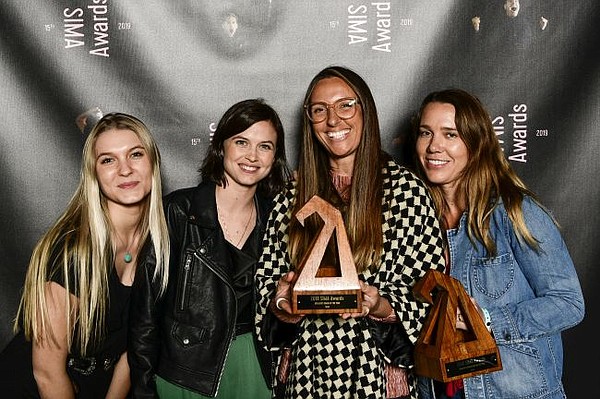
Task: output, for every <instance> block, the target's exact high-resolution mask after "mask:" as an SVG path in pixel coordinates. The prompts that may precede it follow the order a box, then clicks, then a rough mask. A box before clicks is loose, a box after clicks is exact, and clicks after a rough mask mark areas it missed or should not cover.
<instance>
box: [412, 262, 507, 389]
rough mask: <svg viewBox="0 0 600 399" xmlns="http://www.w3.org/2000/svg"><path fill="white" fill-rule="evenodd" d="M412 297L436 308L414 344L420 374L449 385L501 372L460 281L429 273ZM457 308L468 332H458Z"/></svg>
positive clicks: (497, 355) (492, 344) (492, 342)
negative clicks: (485, 374)
mask: <svg viewBox="0 0 600 399" xmlns="http://www.w3.org/2000/svg"><path fill="white" fill-rule="evenodd" d="M434 290H435V293H434V296H432V291H434ZM413 293H414V295H415V297H416V298H417V299H418V300H420V301H421V302H427V303H431V304H433V307H432V309H431V310H430V312H429V315H428V316H427V319H426V321H425V325H424V326H423V330H422V331H421V335H420V336H419V339H418V340H417V342H416V344H415V351H414V356H415V371H416V373H417V374H419V375H422V376H425V377H430V378H433V379H435V380H438V381H442V382H448V381H452V380H457V379H461V378H466V377H471V376H474V375H477V374H484V373H491V372H492V371H498V370H502V363H501V361H500V352H499V351H498V347H497V346H496V341H495V340H494V338H493V337H492V335H491V334H490V332H489V331H488V330H487V328H486V327H485V324H484V322H483V320H481V317H480V316H479V313H478V312H477V308H476V307H475V305H474V304H473V302H471V299H470V298H469V295H468V294H467V293H466V291H465V289H464V287H463V286H462V284H461V283H460V281H458V280H456V279H455V278H453V277H450V276H448V275H446V274H444V273H441V272H438V271H436V270H432V269H430V270H429V271H427V274H425V276H424V277H423V278H422V279H421V280H420V281H419V282H417V284H415V286H414V288H413ZM457 307H459V308H460V311H461V314H462V317H463V320H464V322H465V325H466V326H467V330H462V329H457V328H456V309H457Z"/></svg>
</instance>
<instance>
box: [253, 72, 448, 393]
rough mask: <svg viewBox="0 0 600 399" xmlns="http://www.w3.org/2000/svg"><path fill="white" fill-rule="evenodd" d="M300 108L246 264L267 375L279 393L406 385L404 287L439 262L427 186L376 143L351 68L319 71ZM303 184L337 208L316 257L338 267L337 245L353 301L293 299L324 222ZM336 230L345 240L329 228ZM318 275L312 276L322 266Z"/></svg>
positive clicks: (365, 93)
mask: <svg viewBox="0 0 600 399" xmlns="http://www.w3.org/2000/svg"><path fill="white" fill-rule="evenodd" d="M304 108H305V112H304V117H303V132H302V140H301V154H300V156H299V164H298V171H297V179H296V181H295V182H294V183H292V184H290V185H288V187H287V188H286V189H285V190H284V191H283V192H281V193H280V194H279V195H278V196H277V197H276V199H275V206H274V209H273V211H272V213H271V215H270V218H269V222H268V225H267V233H266V235H265V239H264V242H263V246H264V250H263V254H262V256H261V259H260V261H259V265H258V270H257V275H256V279H257V289H258V297H259V299H258V302H257V317H256V328H257V331H258V338H259V340H260V341H261V343H262V345H264V346H265V347H266V348H267V349H269V350H272V351H276V350H280V349H286V350H284V351H283V353H284V354H283V355H282V356H281V359H280V365H279V366H280V367H279V375H278V384H279V388H280V389H281V390H282V391H284V395H283V396H284V397H286V398H308V397H312V398H317V397H329V398H334V397H335V398H385V397H388V398H391V397H407V398H408V397H416V390H415V389H414V379H413V377H412V375H411V373H410V372H409V370H410V368H411V367H412V345H413V344H414V342H415V341H416V340H417V337H418V335H419V332H420V329H421V326H422V323H423V321H424V318H425V314H426V306H427V305H425V304H423V303H421V302H419V301H417V300H415V299H414V298H413V296H412V295H411V288H412V286H413V285H414V283H415V282H416V281H417V280H419V279H420V278H421V277H422V276H423V275H424V274H425V273H426V271H427V270H428V269H429V268H435V269H437V270H443V268H444V260H443V254H442V240H443V238H442V235H441V231H440V227H439V224H438V221H437V218H436V215H435V210H434V208H433V204H432V202H431V199H430V197H429V196H428V194H427V188H426V187H425V185H424V184H423V183H422V182H421V180H419V179H418V178H416V177H415V176H414V175H413V174H412V173H411V172H409V171H408V170H407V169H404V168H402V167H401V166H399V165H398V164H397V163H396V162H395V161H394V160H393V159H392V157H391V156H389V155H388V154H386V153H385V152H383V151H382V149H381V139H380V132H379V122H378V117H377V110H376V107H375V102H374V100H373V96H372V94H371V91H370V89H369V87H368V86H367V84H366V83H365V81H364V80H363V79H362V78H361V77H360V76H359V75H357V74H356V73H355V72H353V71H351V70H349V69H347V68H344V67H339V66H333V67H328V68H325V69H324V70H322V71H321V72H319V73H318V74H317V75H316V76H315V77H314V78H313V80H312V82H311V83H310V86H309V88H308V90H307V93H306V96H305V100H304ZM315 196H316V197H317V198H319V199H320V200H323V201H324V202H327V203H328V204H330V206H332V207H334V208H336V209H337V210H338V211H339V212H340V214H341V217H342V219H343V222H344V223H343V226H342V227H345V229H344V228H342V229H340V228H335V229H333V231H330V234H331V236H332V237H333V236H335V237H336V238H337V239H338V240H337V245H336V244H335V243H336V240H334V239H333V238H332V240H331V241H330V242H329V245H327V250H326V251H325V252H324V254H323V258H322V259H323V262H322V265H323V266H326V265H328V264H330V263H333V264H334V265H336V263H337V265H336V267H337V269H339V270H341V273H342V275H344V267H346V266H347V264H344V263H347V262H345V261H344V260H343V259H344V256H343V252H345V250H346V249H349V251H351V257H350V258H351V260H350V262H351V263H352V264H353V265H354V266H353V267H354V268H355V271H356V273H357V277H358V280H360V281H359V285H358V287H359V295H358V298H357V301H358V302H359V304H360V306H359V308H357V309H351V308H352V307H350V309H349V308H347V307H346V306H344V305H342V306H341V307H340V310H339V312H335V311H333V312H331V308H329V309H322V312H321V311H319V310H314V309H307V310H302V309H300V310H299V308H301V306H300V305H301V304H298V303H297V302H295V301H296V299H295V298H296V295H295V292H294V285H295V283H296V282H298V281H299V276H301V275H302V270H304V269H303V268H302V267H304V268H307V266H306V264H307V263H310V262H307V260H310V259H311V257H312V256H311V255H312V254H311V251H313V250H316V248H317V247H319V245H320V244H319V242H316V241H319V239H318V237H321V238H322V236H323V233H322V230H323V228H328V226H329V224H328V221H327V220H325V222H324V223H323V221H322V220H321V219H320V218H319V216H321V217H322V216H323V215H322V214H320V215H305V214H304V213H303V212H304V209H305V207H306V206H309V205H311V204H312V203H313V201H314V200H315ZM299 215H302V216H301V217H299ZM344 230H345V231H344ZM333 233H335V234H333ZM346 234H347V243H348V245H349V248H346V247H345V246H344V245H345V244H344V243H345V241H344V240H340V236H342V237H344V238H345V237H346ZM340 243H341V245H340ZM336 249H337V250H338V251H339V253H336ZM336 267H333V269H334V270H335V269H336ZM319 273H320V272H319ZM338 273H339V271H338ZM323 275H324V276H329V277H318V276H319V274H317V276H316V278H314V279H313V280H315V281H317V280H319V279H320V278H323V279H327V278H331V277H330V276H331V274H328V273H325V274H323ZM309 277H315V276H309ZM340 281H342V282H344V281H345V280H344V278H342V277H340ZM339 297H340V298H342V296H339ZM322 298H328V299H329V300H330V302H329V304H330V305H331V304H333V305H332V306H335V303H334V302H335V301H334V300H331V298H337V296H335V295H313V296H311V297H310V300H312V302H311V304H310V306H308V308H311V306H312V307H318V304H319V301H320V300H321V299H322Z"/></svg>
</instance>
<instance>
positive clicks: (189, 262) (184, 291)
mask: <svg viewBox="0 0 600 399" xmlns="http://www.w3.org/2000/svg"><path fill="white" fill-rule="evenodd" d="M191 270H192V257H191V256H190V255H189V254H188V255H187V256H186V258H185V265H184V266H183V282H182V284H181V299H180V300H179V310H180V311H182V310H183V309H184V308H185V300H186V297H187V295H186V294H187V290H188V289H187V285H188V281H189V279H190V271H191Z"/></svg>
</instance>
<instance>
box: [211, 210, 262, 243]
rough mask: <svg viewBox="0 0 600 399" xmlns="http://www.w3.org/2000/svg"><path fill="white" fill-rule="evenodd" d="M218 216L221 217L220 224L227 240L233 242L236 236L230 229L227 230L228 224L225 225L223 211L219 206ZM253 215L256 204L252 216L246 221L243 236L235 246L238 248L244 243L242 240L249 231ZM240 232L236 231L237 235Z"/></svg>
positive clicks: (251, 212) (251, 211)
mask: <svg viewBox="0 0 600 399" xmlns="http://www.w3.org/2000/svg"><path fill="white" fill-rule="evenodd" d="M217 215H218V217H219V222H220V223H221V225H222V226H223V230H224V233H225V236H226V237H227V238H231V239H232V240H233V238H234V236H233V235H232V234H231V233H230V232H229V229H228V228H227V223H225V217H224V216H223V215H222V212H221V209H220V208H219V206H218V205H217ZM252 215H254V204H253V206H252V207H251V208H250V216H248V220H247V221H246V225H245V226H244V231H242V234H241V235H240V237H239V238H238V240H237V243H235V246H236V247H238V248H239V247H240V243H241V242H242V240H243V239H244V237H245V236H246V232H247V231H248V226H250V221H251V220H252ZM238 232H239V230H237V231H236V233H238ZM232 243H233V242H232Z"/></svg>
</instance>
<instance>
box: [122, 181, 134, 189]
mask: <svg viewBox="0 0 600 399" xmlns="http://www.w3.org/2000/svg"><path fill="white" fill-rule="evenodd" d="M138 184H139V182H137V181H131V182H127V183H121V184H119V188H122V189H125V190H127V189H130V188H135V187H137V185H138Z"/></svg>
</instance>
